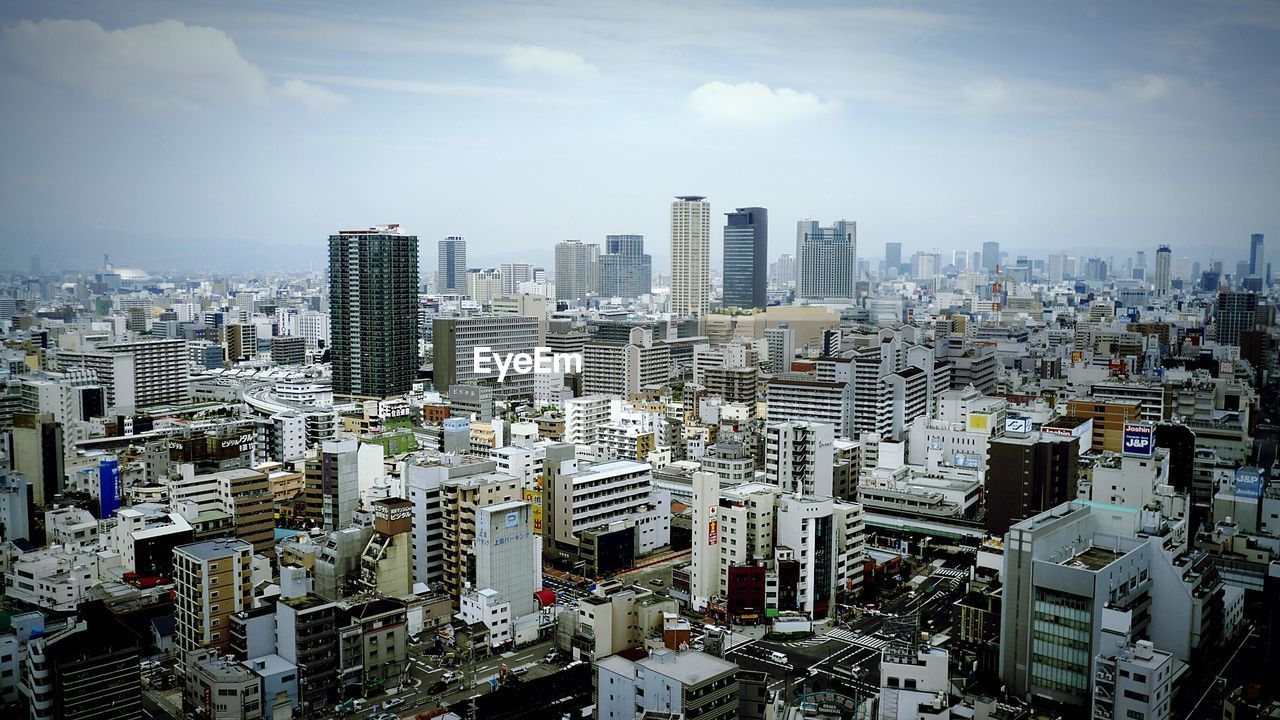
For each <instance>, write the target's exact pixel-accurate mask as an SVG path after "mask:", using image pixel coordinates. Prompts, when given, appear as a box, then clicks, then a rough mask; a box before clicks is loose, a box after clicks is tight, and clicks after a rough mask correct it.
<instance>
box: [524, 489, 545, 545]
mask: <svg viewBox="0 0 1280 720" xmlns="http://www.w3.org/2000/svg"><path fill="white" fill-rule="evenodd" d="M524 501H525V502H527V503H530V504H531V505H532V508H530V510H531V513H530V514H531V515H532V516H533V518H532V519H533V532H534V533H537V534H539V535H540V534H542V491H541V490H528V489H526V490H525V491H524Z"/></svg>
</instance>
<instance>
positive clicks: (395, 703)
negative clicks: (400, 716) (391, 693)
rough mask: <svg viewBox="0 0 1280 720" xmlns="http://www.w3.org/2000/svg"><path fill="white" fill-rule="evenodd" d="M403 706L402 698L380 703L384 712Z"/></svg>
mask: <svg viewBox="0 0 1280 720" xmlns="http://www.w3.org/2000/svg"><path fill="white" fill-rule="evenodd" d="M403 704H404V698H391V699H390V700H388V701H386V702H384V703H382V707H383V708H384V709H386V710H390V709H391V708H393V707H400V706H401V705H403Z"/></svg>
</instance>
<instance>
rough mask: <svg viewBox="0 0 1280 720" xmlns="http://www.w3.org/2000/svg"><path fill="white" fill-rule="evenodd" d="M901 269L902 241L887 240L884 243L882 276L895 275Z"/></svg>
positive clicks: (889, 276)
mask: <svg viewBox="0 0 1280 720" xmlns="http://www.w3.org/2000/svg"><path fill="white" fill-rule="evenodd" d="M901 270H902V243H900V242H887V243H885V244H884V277H886V278H892V277H896V276H897V274H898V273H899V272H901Z"/></svg>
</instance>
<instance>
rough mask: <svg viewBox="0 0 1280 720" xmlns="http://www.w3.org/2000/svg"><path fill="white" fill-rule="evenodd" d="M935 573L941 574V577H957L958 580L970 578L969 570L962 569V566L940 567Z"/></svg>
mask: <svg viewBox="0 0 1280 720" xmlns="http://www.w3.org/2000/svg"><path fill="white" fill-rule="evenodd" d="M933 574H934V575H939V576H941V577H949V578H956V579H957V580H968V579H969V571H968V570H962V569H960V568H948V567H943V568H938V569H937V570H934V571H933Z"/></svg>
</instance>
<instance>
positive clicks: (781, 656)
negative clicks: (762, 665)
mask: <svg viewBox="0 0 1280 720" xmlns="http://www.w3.org/2000/svg"><path fill="white" fill-rule="evenodd" d="M769 659H770V660H772V661H774V662H776V663H778V664H779V665H788V664H790V663H791V660H790V659H788V658H787V655H786V653H780V652H778V651H777V650H774V651H773V652H771V653H769Z"/></svg>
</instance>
